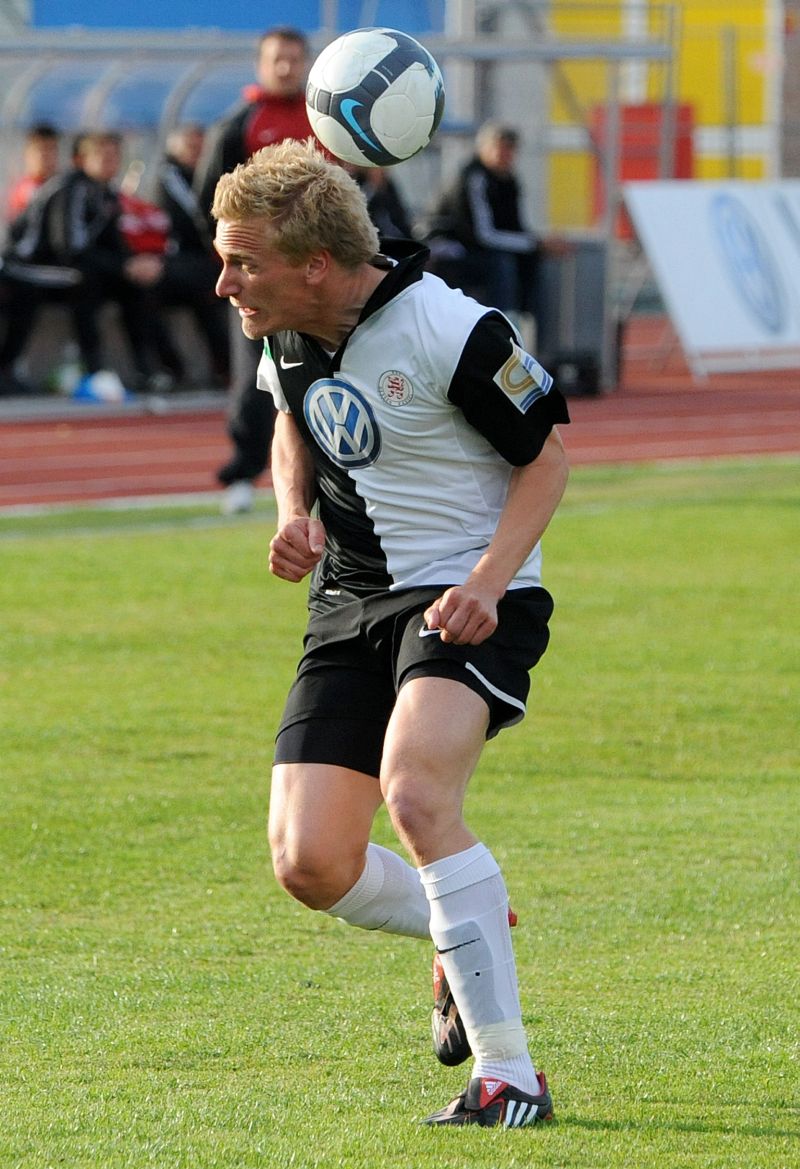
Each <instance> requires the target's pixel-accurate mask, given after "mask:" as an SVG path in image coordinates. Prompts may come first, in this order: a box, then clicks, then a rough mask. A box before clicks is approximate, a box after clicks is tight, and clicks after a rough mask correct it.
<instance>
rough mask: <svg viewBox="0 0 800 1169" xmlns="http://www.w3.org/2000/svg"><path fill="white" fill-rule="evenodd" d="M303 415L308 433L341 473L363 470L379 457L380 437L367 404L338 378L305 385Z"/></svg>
mask: <svg viewBox="0 0 800 1169" xmlns="http://www.w3.org/2000/svg"><path fill="white" fill-rule="evenodd" d="M303 414H304V415H305V419H306V422H307V423H308V425H309V428H310V430H311V433H312V434H313V435H314V438H315V439H316V440H317V442H318V443H319V445H320V446H321V447H322V449H323V450H324V451H325V453H326V455H328V456H329V457H330V458H331V459H333V461H334V463H336V464H338V466H340V467H344V468H345V470H351V469H355V468H356V467H367V466H369V464H370V463H374V462H375V460H376V459H377V457H378V455H379V454H380V450H381V436H380V431H379V430H378V425H377V423H376V421H375V415H374V414H373V413H372V407H371V406H370V404H369V402H368V401H367V400H366V398H365V397H364V396H363V394H361V393H359V391H358V390H357V389H355V388H354V387H353V386H351V385H349V384H348V383H347V382H345V381H341V380H340V379H339V378H321V379H320V380H319V381H316V382H314V383H313V384H312V385H311V386H309V388H308V390H307V391H306V396H305V399H304V401H303Z"/></svg>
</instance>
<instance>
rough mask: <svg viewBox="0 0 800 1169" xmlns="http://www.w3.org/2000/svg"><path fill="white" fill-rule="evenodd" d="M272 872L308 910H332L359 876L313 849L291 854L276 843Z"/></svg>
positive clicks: (296, 851)
mask: <svg viewBox="0 0 800 1169" xmlns="http://www.w3.org/2000/svg"><path fill="white" fill-rule="evenodd" d="M362 867H363V858H362ZM272 868H273V872H274V873H275V878H276V880H277V882H278V884H279V885H280V886H281V887H282V888H283V889H285V890H286V892H287V893H288V894H289V895H290V896H291V897H294V899H295V901H299V902H300V903H301V904H302V905H306V906H307V907H308V908H309V909H330V907H331V906H332V905H335V904H336V902H337V901H339V900H340V899H341V898H342V897H344V895H345V893H347V892H348V890H349V889H351V888H352V886H353V885H354V884H355V882H356V881H357V880H358V876H359V872H358V871H354V870H353V868H352V867H351V866H348V865H347V864H346V863H345V862H343V861H342V860H341V859H340V858H337V857H335V856H333V855H331V854H329V853H327V852H320V851H318V850H316V849H313V848H312V849H307V850H291V849H288V848H287V847H285V845H281V844H276V842H273V843H272Z"/></svg>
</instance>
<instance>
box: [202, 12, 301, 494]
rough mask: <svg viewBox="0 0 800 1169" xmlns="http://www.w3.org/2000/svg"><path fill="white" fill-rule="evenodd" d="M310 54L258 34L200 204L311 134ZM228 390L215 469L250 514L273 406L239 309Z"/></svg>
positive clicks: (216, 139)
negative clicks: (274, 148) (223, 179)
mask: <svg viewBox="0 0 800 1169" xmlns="http://www.w3.org/2000/svg"><path fill="white" fill-rule="evenodd" d="M309 57H310V48H309V44H308V41H307V39H306V37H305V36H304V34H303V33H302V32H299V31H298V30H297V29H294V28H286V27H277V28H271V29H269V30H268V31H267V32H265V33H264V34H263V36H262V37H261V39H260V41H259V45H258V55H257V58H256V77H257V84H256V85H253V86H248V88H247V89H246V90H245V92H244V99H245V100H244V104H243V105H242V106H241V107H240V108H239V109H237V110H236V111H234V113H233V114H231V115H230V117H228V118H225V119H223V120H222V121H220V122H218V123H216V124H215V125H214V126H212V127H211V128H210V129H209V131H208V133H207V135H206V142H205V145H204V148H203V153H202V156H201V158H200V162H199V163H198V167H197V171H196V174H195V179H194V187H195V190H196V192H197V196H198V200H199V203H200V207H201V209H202V211H203V212H204V213H205V214H208V213H209V212H210V209H211V204H212V202H213V199H214V191H215V189H216V186H217V182H218V180H219V178H220V175H223V174H227V173H228V172H229V171H232V170H233V169H234V167H235V166H237V165H238V164H239V163H241V162H245V161H246V160H247V159H248V158H249V157H250V156H251V154H254V153H255V151H257V150H260V149H261V148H262V147H263V146H271V145H272V144H273V143H276V142H280V141H282V140H283V139H285V138H299V139H305V138H310V137H313V134H312V130H311V126H310V125H309V121H308V115H307V114H306V101H305V77H306V71H307V68H308V63H309ZM229 320H230V347H231V350H230V351H231V389H230V409H229V417H228V433H229V435H230V437H231V440H232V442H233V447H234V450H233V455H232V457H231V458H230V459H229V460H228V462H227V463H225V465H224V466H222V467H220V469H219V470H218V471H217V478H218V479H219V481H220V483H222V484H223V486H224V487H225V488H226V492H225V496H224V498H223V503H222V510H223V511H224V512H226V513H233V512H239V511H248V510H249V509H250V508H251V507H252V501H253V483H254V481H255V480H256V479H257V478H258V477H259V475H261V473H262V472H263V471H264V469H265V468H266V466H267V462H268V461H269V446H270V442H271V439H272V428H273V421H274V408H273V406H272V403H271V401H270V398H269V395H268V394H263V393H261V391H260V390H258V389H257V388H256V370H257V368H258V362H259V360H260V357H261V350H262V345H261V343H260V342H258V341H251V340H248V338H247V337H245V336H244V334H243V333H242V329H241V322H240V320H239V314H238V312H237V310H236V309H234V308H231V309H230V312H229Z"/></svg>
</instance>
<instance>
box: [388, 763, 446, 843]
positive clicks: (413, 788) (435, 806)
mask: <svg viewBox="0 0 800 1169" xmlns="http://www.w3.org/2000/svg"><path fill="white" fill-rule="evenodd" d="M383 794H384V801H385V803H386V810H387V811H388V813H389V817H390V819H391V821H392V825H393V827H394V829H395V831H396V832H397V833H398V835H399V836H400V839H401V840H405V841H408V842H409V843H410V844H411V845H412V846H413V847H414V849H415V851H416V849H419V850H420V851H425V846H426V845H427V844H428V843H429V841H430V840H431V839H432V838H435V837H436V836H437V835H438V834H439V833H440V831H441V828H442V825H443V824H444V823H445V822H447V823H449V822H450V821H451V820H452V818H453V815H454V814H456V815H457V810H455V809H453V808H451V807H450V806H449V803H448V802H447V801H445V802H444V803H443V802H442V801H441V800H440V799H439V798H438V796H437V794H436V793H435V792H432V791H431V790H430V789H429V788H426V786H425V785H424V784H416V783H412V782H408V781H406V780H404V779H403V778H402V777H400V776H398V777H394V778H389V779H386V780H385V781H384V783H383Z"/></svg>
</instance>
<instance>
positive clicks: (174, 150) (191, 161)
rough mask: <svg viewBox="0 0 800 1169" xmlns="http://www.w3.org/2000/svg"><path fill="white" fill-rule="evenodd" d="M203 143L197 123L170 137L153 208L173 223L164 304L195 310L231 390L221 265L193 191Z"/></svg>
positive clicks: (223, 380) (218, 370)
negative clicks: (219, 279)
mask: <svg viewBox="0 0 800 1169" xmlns="http://www.w3.org/2000/svg"><path fill="white" fill-rule="evenodd" d="M203 139H204V134H203V130H202V127H200V126H198V125H197V124H196V123H193V122H187V123H185V124H183V125H179V126H176V127H175V128H174V129H173V130H172V131H170V133H169V134H168V135H167V141H166V152H165V154H164V157H163V159H162V160H161V163H160V165H159V167H158V172H157V174H156V186H155V195H154V199H155V203H156V204H157V206H158V207H160V208H161V210H162V211H163V212H165V213H166V215H167V216H168V218H169V223H170V238H169V246H168V248H167V252H166V255H165V257H164V276H163V279H162V281H161V284H160V292H161V297H162V300H163V302H164V304H166V305H185V306H186V307H188V308H189V309H190V310H191V312H192V314H193V315H194V318H195V320H196V321H197V324H198V327H199V329H200V332H201V333H202V335H203V337H204V338H205V341H206V344H207V346H208V350H209V355H210V358H211V364H212V368H213V371H214V375H215V377H216V379H217V380H218V381H219V383H220V384H222V385H227V382H228V378H229V343H228V323H227V313H226V310H225V306H224V305H223V304H222V303H221V302H220V300H219V298H218V297H217V295H216V292H215V285H216V282H217V277H218V276H219V261H218V260H217V255H216V252H215V251H214V247H213V243H212V239H211V232H210V229H209V224H208V219H207V217H206V215H205V214H204V212H203V211H202V210H201V207H200V200H199V199H198V196H197V192H196V191H195V190H194V187H193V182H194V175H195V171H196V169H197V163H198V161H199V158H200V155H201V153H202V149H203Z"/></svg>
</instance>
